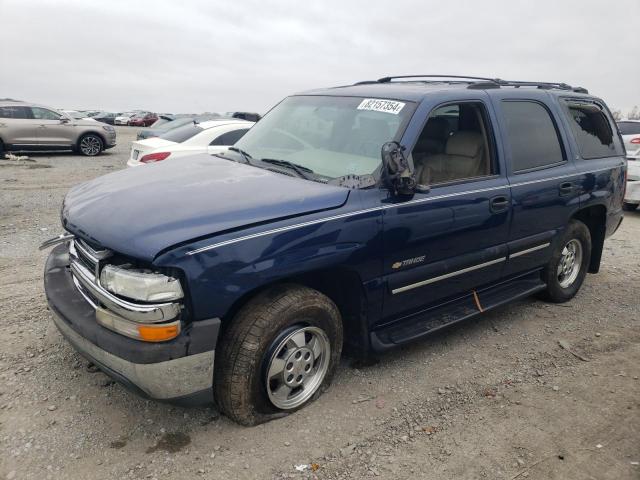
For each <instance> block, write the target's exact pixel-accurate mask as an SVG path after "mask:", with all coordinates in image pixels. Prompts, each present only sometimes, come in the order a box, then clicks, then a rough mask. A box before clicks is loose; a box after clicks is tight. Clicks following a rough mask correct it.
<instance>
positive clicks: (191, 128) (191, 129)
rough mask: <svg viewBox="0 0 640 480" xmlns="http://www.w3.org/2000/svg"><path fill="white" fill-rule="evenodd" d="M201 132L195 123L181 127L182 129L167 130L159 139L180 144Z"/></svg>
mask: <svg viewBox="0 0 640 480" xmlns="http://www.w3.org/2000/svg"><path fill="white" fill-rule="evenodd" d="M201 131H202V128H201V127H200V126H199V125H196V124H195V123H189V124H187V125H183V126H182V127H178V128H174V129H173V130H169V131H168V132H167V133H163V134H162V135H160V138H164V139H165V140H169V141H170V142H177V143H182V142H184V141H186V140H189V139H190V138H191V137H193V136H195V135H197V134H198V133H200V132H201Z"/></svg>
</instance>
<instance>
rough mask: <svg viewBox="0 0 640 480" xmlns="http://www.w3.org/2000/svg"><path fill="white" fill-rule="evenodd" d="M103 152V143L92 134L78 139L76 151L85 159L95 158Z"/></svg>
mask: <svg viewBox="0 0 640 480" xmlns="http://www.w3.org/2000/svg"><path fill="white" fill-rule="evenodd" d="M102 150H104V142H103V141H102V138H100V137H99V136H98V135H95V134H93V133H89V134H87V135H84V136H83V137H82V138H80V141H79V142H78V151H79V152H80V153H81V154H82V155H84V156H86V157H95V156H96V155H99V154H100V152H102Z"/></svg>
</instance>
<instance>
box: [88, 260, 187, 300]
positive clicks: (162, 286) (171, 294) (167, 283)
mask: <svg viewBox="0 0 640 480" xmlns="http://www.w3.org/2000/svg"><path fill="white" fill-rule="evenodd" d="M100 284H101V285H102V286H103V287H104V288H106V289H107V290H109V291H110V292H111V293H114V294H116V295H122V296H123V297H128V298H132V299H135V300H142V301H143V302H166V301H171V300H178V299H179V298H182V297H183V296H184V293H183V291H182V286H181V285H180V281H179V280H177V279H175V278H173V277H169V276H167V275H163V274H161V273H153V272H148V271H144V270H134V269H126V268H122V267H116V266H115V265H107V266H105V267H104V268H103V269H102V272H101V273H100Z"/></svg>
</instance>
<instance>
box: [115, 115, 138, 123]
mask: <svg viewBox="0 0 640 480" xmlns="http://www.w3.org/2000/svg"><path fill="white" fill-rule="evenodd" d="M135 116H136V113H135V112H126V113H121V114H120V115H119V116H117V117H116V118H114V120H113V124H114V125H129V120H131V119H132V118H133V117H135Z"/></svg>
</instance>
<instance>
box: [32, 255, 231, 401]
mask: <svg viewBox="0 0 640 480" xmlns="http://www.w3.org/2000/svg"><path fill="white" fill-rule="evenodd" d="M69 263H70V262H69V255H68V247H67V245H66V244H64V245H59V246H57V247H56V248H54V249H53V251H52V252H51V254H50V255H49V258H48V259H47V263H46V266H45V273H44V285H45V292H46V295H47V301H48V302H49V306H50V308H51V311H52V313H53V321H54V323H55V325H56V327H57V328H58V330H60V332H61V333H62V335H63V336H64V337H65V338H66V339H67V340H68V341H69V343H71V345H73V347H74V348H75V349H76V350H77V351H78V352H79V353H81V354H82V355H83V356H84V357H86V358H88V359H89V360H90V361H92V362H94V363H95V364H96V365H98V366H99V367H100V368H101V369H102V370H103V371H104V372H105V373H106V374H108V375H109V376H111V377H113V378H114V379H115V380H117V381H119V382H120V383H122V384H124V385H125V386H126V387H128V388H129V389H131V390H133V391H135V392H136V393H138V394H140V395H142V396H144V397H147V398H153V399H156V400H162V401H168V402H172V403H179V404H186V405H195V404H204V403H211V402H213V366H214V356H215V350H214V349H215V344H216V341H217V337H218V332H219V330H220V320H219V319H211V320H202V321H198V322H193V323H192V324H190V325H187V326H186V327H185V328H184V329H183V331H182V332H181V333H180V335H179V336H178V337H177V338H175V339H173V340H171V341H168V342H162V343H147V342H142V341H139V340H134V339H131V338H128V337H124V336H122V335H120V334H118V333H116V332H113V331H111V330H108V329H106V328H104V327H102V326H101V325H99V324H98V323H97V322H96V319H95V309H94V308H93V306H92V305H91V304H90V303H89V302H87V300H86V299H85V298H84V297H83V296H82V294H81V293H80V291H79V290H78V289H77V287H76V286H75V284H74V282H73V278H72V275H71V272H70V269H69Z"/></svg>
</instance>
